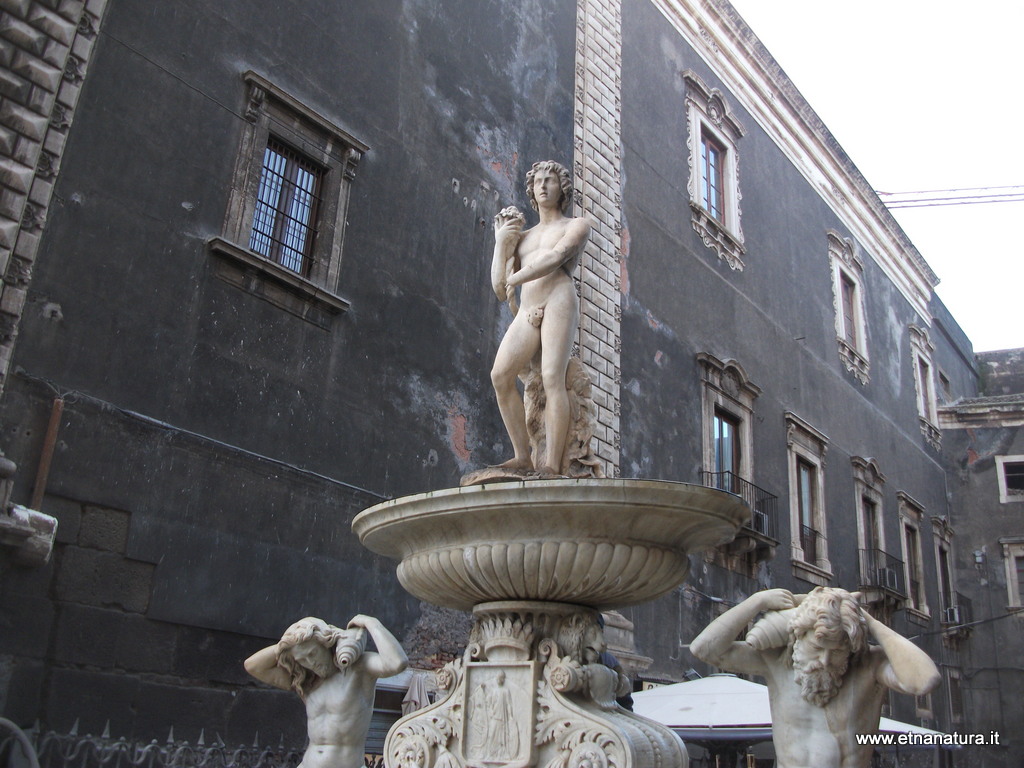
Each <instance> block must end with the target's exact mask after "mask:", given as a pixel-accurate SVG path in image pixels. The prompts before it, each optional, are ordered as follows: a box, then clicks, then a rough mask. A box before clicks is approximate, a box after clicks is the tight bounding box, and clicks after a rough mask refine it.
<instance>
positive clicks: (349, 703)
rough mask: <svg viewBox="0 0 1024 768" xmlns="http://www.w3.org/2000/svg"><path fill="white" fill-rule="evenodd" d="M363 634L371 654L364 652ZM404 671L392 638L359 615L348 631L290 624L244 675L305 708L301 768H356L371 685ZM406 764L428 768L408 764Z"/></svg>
mask: <svg viewBox="0 0 1024 768" xmlns="http://www.w3.org/2000/svg"><path fill="white" fill-rule="evenodd" d="M367 635H369V636H370V638H371V639H372V640H373V642H374V644H375V645H376V646H377V652H376V653H374V652H372V651H364V649H365V648H366V639H367ZM406 664H407V660H406V656H405V651H403V650H402V647H401V646H400V645H399V644H398V641H397V640H395V638H394V636H393V635H392V634H391V633H390V632H388V631H387V630H386V629H385V628H384V626H383V625H382V624H381V623H380V622H379V621H378V620H377V619H375V618H373V617H371V616H362V615H359V616H355V617H354V618H353V619H352V620H351V621H350V622H349V623H348V628H347V629H339V628H338V627H335V626H332V625H330V624H327V623H326V622H324V621H323V620H321V619H317V618H314V617H308V618H305V619H302V620H301V621H297V622H295V623H294V624H292V625H291V626H290V627H289V628H288V629H287V630H286V631H285V633H284V635H282V637H281V640H280V641H279V642H277V643H275V644H274V645H271V646H268V647H266V648H264V649H263V650H261V651H257V652H256V653H254V654H253V655H252V656H250V657H249V658H248V659H246V661H245V669H246V671H247V672H248V673H249V674H250V675H252V676H253V677H255V678H256V679H257V680H261V681H263V682H264V683H268V684H270V685H272V686H274V687H276V688H281V689H284V690H293V691H295V692H296V693H297V694H298V695H299V697H300V698H301V699H302V701H303V702H304V703H305V705H306V716H307V728H308V732H309V746H308V747H307V749H306V754H305V755H304V756H303V758H302V763H301V765H302V768H362V766H363V752H364V744H365V742H366V734H367V732H368V731H369V728H370V717H371V715H372V714H373V698H374V690H375V688H376V683H377V679H378V678H380V677H391V676H392V675H397V674H398V673H399V672H401V671H402V670H403V669H405V667H406ZM405 764H407V765H408V766H410V768H411V766H412V765H419V766H422V768H426V766H427V763H423V762H420V763H415V762H414V761H413V758H408V759H407V761H406V763H405Z"/></svg>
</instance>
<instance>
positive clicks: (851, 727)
mask: <svg viewBox="0 0 1024 768" xmlns="http://www.w3.org/2000/svg"><path fill="white" fill-rule="evenodd" d="M857 598H858V595H857V594H856V593H850V592H847V591H846V590H843V589H837V588H832V587H817V588H815V589H814V590H813V591H812V592H810V593H809V594H807V595H793V594H792V593H791V592H788V591H787V590H784V589H769V590H765V591H763V592H755V593H754V594H753V595H751V596H750V597H748V598H747V599H746V600H744V601H743V602H742V603H740V604H739V605H737V606H736V607H734V608H732V609H730V610H729V611H727V612H726V613H724V614H722V615H721V616H719V617H718V618H717V619H715V620H714V621H713V622H711V624H709V625H708V626H707V628H706V629H705V630H704V631H703V632H701V633H700V634H699V635H698V636H697V637H696V639H695V640H694V641H693V642H692V643H691V644H690V651H691V652H692V653H693V655H694V656H696V657H697V658H698V659H700V660H701V661H705V662H707V663H708V664H714V665H715V666H717V667H719V668H721V669H724V670H728V671H731V672H741V673H744V674H751V675H762V676H763V677H764V678H765V679H766V680H767V682H768V697H769V700H770V702H771V711H772V740H773V741H774V742H775V755H776V765H777V766H778V767H779V768H867V766H868V765H869V763H870V762H871V752H872V750H873V747H872V746H871V745H870V744H865V745H860V744H858V743H857V735H858V734H870V733H875V732H876V731H877V730H878V721H879V717H880V716H881V712H882V701H883V699H884V698H885V695H886V690H887V689H890V688H891V689H892V690H895V691H899V692H901V693H909V694H913V695H915V696H923V695H925V694H926V693H928V692H929V691H931V690H932V689H933V688H934V687H935V686H936V685H938V682H939V671H938V669H937V668H936V666H935V663H934V662H933V661H932V660H931V659H930V658H929V657H928V655H927V654H926V653H925V652H924V651H922V650H921V649H920V648H918V647H917V646H916V645H914V644H913V643H911V642H910V641H909V640H907V639H906V638H904V637H902V636H900V635H898V634H896V633H895V632H894V631H893V630H891V629H889V627H887V626H885V625H884V624H882V623H881V622H879V621H878V620H877V619H875V618H873V617H872V616H871V615H870V614H869V613H867V612H866V611H864V610H863V609H862V608H861V607H860V605H859V603H858V599H857ZM761 612H764V614H765V615H764V617H763V618H762V619H761V620H760V621H758V622H757V623H756V624H755V625H754V626H753V627H752V628H751V630H750V632H749V633H747V635H746V637H745V639H743V640H737V639H736V638H737V636H738V635H739V634H740V633H741V632H743V630H745V629H746V627H747V625H748V624H749V623H750V622H751V621H753V620H754V618H755V617H756V616H757V615H758V614H759V613H761ZM869 639H870V640H874V641H875V642H876V643H877V645H871V644H869V643H868V640H869Z"/></svg>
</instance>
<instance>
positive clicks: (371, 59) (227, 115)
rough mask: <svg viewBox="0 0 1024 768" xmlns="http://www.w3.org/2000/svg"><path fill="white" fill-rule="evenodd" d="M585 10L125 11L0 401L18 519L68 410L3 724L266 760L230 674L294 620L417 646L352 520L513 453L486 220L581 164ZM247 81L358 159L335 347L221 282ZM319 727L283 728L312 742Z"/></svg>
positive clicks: (498, 5) (67, 167)
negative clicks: (579, 44)
mask: <svg viewBox="0 0 1024 768" xmlns="http://www.w3.org/2000/svg"><path fill="white" fill-rule="evenodd" d="M575 14H576V6H575V3H573V2H532V3H525V4H524V3H513V2H503V1H502V0H487V1H485V2H480V1H479V0H466V1H465V2H462V1H461V0H460V1H456V2H452V1H451V0H446V1H445V2H441V1H440V0H406V1H405V2H400V1H398V0H383V2H374V3H369V4H368V3H361V2H358V3H357V2H335V1H334V0H331V1H329V2H328V1H327V0H324V1H323V2H314V3H303V4H301V5H299V6H296V5H295V4H281V3H277V2H251V3H228V4H209V3H204V2H191V1H189V2H182V3H156V4H145V3H142V4H140V3H132V2H122V1H120V0H112V2H110V3H109V7H108V10H107V15H106V17H105V19H104V22H103V27H102V34H101V37H100V40H99V42H98V43H97V48H96V51H95V58H94V60H93V66H92V69H91V71H90V75H89V79H88V81H87V82H86V84H85V87H84V92H83V97H82V100H81V104H80V111H79V113H78V116H77V122H76V124H75V127H74V131H73V132H72V133H71V136H70V138H69V141H68V145H67V150H66V154H65V157H64V165H63V167H62V169H61V175H60V177H59V183H58V184H57V188H56V190H55V197H54V203H53V206H52V208H51V212H50V215H49V220H48V222H47V228H46V231H45V234H44V236H43V240H42V243H41V248H40V254H39V258H38V263H37V267H36V272H35V275H34V277H33V282H32V291H31V295H30V299H29V305H28V308H27V309H26V311H25V317H24V323H23V327H22V331H21V337H20V341H19V346H18V348H17V352H16V359H15V368H16V369H17V371H18V373H17V374H16V375H13V376H12V377H11V379H10V381H9V384H8V387H7V391H6V394H5V399H4V402H3V405H2V419H3V423H4V426H5V431H4V440H3V445H2V448H3V450H4V451H5V453H6V454H7V456H8V457H10V458H12V459H13V460H14V461H16V462H17V463H18V464H19V466H20V467H21V468H22V469H21V472H20V473H19V476H18V485H17V487H16V490H15V501H18V502H22V503H27V501H28V499H29V495H30V494H31V492H32V482H31V478H32V475H33V474H34V470H35V468H36V466H37V464H38V462H39V460H40V456H41V454H42V452H43V450H44V448H43V433H44V432H45V427H46V423H47V419H48V417H49V413H50V408H51V403H52V401H53V399H54V397H55V396H56V395H60V396H61V397H62V399H63V401H64V404H65V405H64V413H63V417H62V419H61V421H60V431H59V433H58V437H57V442H56V445H55V448H54V454H53V455H54V458H53V464H52V470H51V473H50V476H49V479H48V482H47V487H46V496H45V498H44V501H43V504H42V508H43V510H45V511H46V512H48V513H49V514H52V515H54V516H56V517H58V518H59V520H60V529H59V530H60V535H59V542H58V545H57V548H56V552H55V554H54V557H53V560H52V561H51V563H50V564H49V565H48V566H47V567H46V568H45V569H43V570H42V571H35V572H31V573H18V574H16V575H14V576H10V577H7V576H6V575H5V579H4V583H3V587H2V600H3V602H4V606H5V609H6V610H7V612H8V615H9V616H10V617H11V618H10V621H11V623H12V625H14V626H18V627H19V632H18V633H14V634H13V636H12V633H4V638H3V640H0V645H2V647H0V656H2V658H0V667H2V671H3V672H4V673H5V674H4V675H3V678H2V679H4V680H6V681H7V682H8V684H7V685H6V686H5V698H3V699H2V700H0V701H2V709H3V711H4V713H5V714H8V715H11V716H16V717H17V719H18V720H19V721H24V722H27V723H30V722H32V721H34V720H36V719H39V720H41V721H42V722H43V723H45V724H46V725H47V726H48V727H53V728H58V729H67V728H70V727H71V725H72V723H73V721H74V719H75V718H82V719H83V721H82V723H81V726H80V727H81V729H82V732H86V731H92V732H99V731H100V730H102V728H103V726H104V723H105V721H106V720H110V727H111V732H112V733H114V734H115V735H117V736H122V735H123V736H134V737H137V738H143V739H148V738H156V737H161V738H162V737H164V736H166V730H164V729H166V727H167V726H168V725H175V726H178V727H179V728H181V727H185V728H190V729H191V728H194V729H195V733H194V734H193V736H194V735H197V734H198V729H199V728H206V729H207V733H210V732H211V729H212V730H216V731H218V732H220V733H222V735H224V737H225V738H228V739H229V740H230V739H236V738H238V739H242V740H246V741H248V740H251V738H252V734H253V733H254V731H257V730H261V727H262V729H263V730H264V731H265V733H271V732H274V733H276V730H277V728H278V727H279V726H278V724H277V717H276V715H275V710H276V707H277V705H271V704H270V703H267V702H272V701H276V699H274V698H273V695H272V694H271V693H270V692H266V691H262V690H256V689H254V688H253V687H252V686H251V685H249V683H251V681H248V680H247V678H246V675H245V673H244V671H243V670H242V668H241V662H242V660H243V659H244V658H245V657H246V656H247V655H248V654H249V653H251V652H253V651H254V650H256V649H257V648H259V647H261V646H262V645H264V644H266V642H267V639H268V638H269V639H272V638H275V637H277V636H279V634H280V632H281V631H282V630H283V629H284V628H285V627H286V626H287V625H288V624H289V623H291V622H292V621H294V620H295V619H297V618H300V617H302V616H304V615H310V614H312V615H320V616H322V617H324V618H325V619H327V620H329V621H333V622H335V623H342V624H343V623H344V622H346V621H347V620H348V619H349V618H350V617H351V616H352V615H353V614H355V613H357V612H362V613H368V614H373V615H376V616H378V617H380V618H381V619H382V620H383V621H384V623H385V624H386V625H387V626H388V627H389V628H391V629H392V631H394V633H395V634H396V635H397V636H398V637H399V638H402V637H403V636H405V635H407V634H409V633H411V632H412V630H413V627H414V626H415V624H416V622H417V620H418V617H420V608H419V606H418V605H417V603H416V602H415V601H414V600H412V599H411V598H410V597H409V596H408V595H407V594H405V592H404V591H403V590H402V589H401V588H400V587H399V585H398V583H397V580H396V578H395V575H394V563H392V562H390V561H386V560H384V559H383V558H379V557H377V556H374V555H372V554H371V553H369V552H368V551H366V550H365V549H363V548H362V547H360V546H359V544H358V542H357V541H356V540H355V537H354V536H352V534H351V532H350V528H349V526H350V523H351V520H352V518H353V517H354V515H355V514H357V513H358V512H359V511H360V510H361V509H363V508H365V507H368V506H370V505H372V504H374V503H377V502H379V501H381V500H383V499H385V498H388V497H391V496H397V495H402V494H405V493H413V492H422V491H427V490H432V489H436V488H442V487H449V486H451V485H454V484H456V483H457V481H458V477H459V475H460V474H462V473H463V472H464V471H466V470H468V469H469V468H475V467H479V466H481V465H483V464H486V463H492V462H494V461H495V460H498V459H500V458H503V456H502V454H503V452H504V450H505V449H504V448H503V447H502V445H501V443H500V441H499V439H498V436H499V435H503V434H504V433H503V430H502V428H501V424H500V420H499V418H498V414H497V409H496V407H494V406H493V403H492V397H491V395H490V383H489V379H488V368H489V364H490V360H491V359H492V358H493V355H494V351H495V349H496V347H497V343H498V341H499V340H500V337H501V333H502V331H503V328H504V324H505V323H507V322H508V317H506V316H505V315H503V314H502V312H501V311H499V306H498V303H497V301H496V299H495V298H494V296H493V295H492V292H491V289H490V285H489V267H490V252H491V248H492V243H493V235H492V228H491V219H492V217H493V215H494V214H495V213H496V212H497V211H498V210H499V209H500V208H501V207H503V206H505V205H509V204H513V203H514V204H516V205H518V206H519V207H520V208H521V209H523V210H529V204H528V202H527V200H526V196H525V189H524V186H523V179H524V176H525V173H526V171H527V170H528V168H529V166H530V164H531V163H532V162H533V161H535V160H538V159H548V158H551V159H555V160H559V161H561V162H563V163H565V164H567V165H571V162H572V151H573V146H572V135H573V130H572V110H573V87H574V86H573V83H574V75H575V62H574V56H575ZM247 71H252V72H255V73H256V74H257V75H259V76H261V77H263V78H265V79H266V80H268V81H270V82H271V83H273V84H274V85H275V86H277V87H278V88H280V89H281V90H283V91H284V92H286V93H288V94H289V95H290V96H292V97H294V98H295V99H296V100H297V101H299V102H301V103H302V104H303V105H304V106H305V107H307V108H308V109H311V110H313V111H315V112H317V113H319V114H320V115H322V116H323V117H324V118H326V119H327V120H328V121H330V122H332V123H334V124H336V125H337V126H339V127H340V128H341V129H342V130H344V131H346V132H347V133H349V134H351V135H352V136H354V137H355V138H356V139H358V140H359V141H362V142H364V143H365V144H367V145H369V147H370V149H369V150H368V151H367V152H366V153H365V155H364V156H363V157H362V159H361V162H359V164H358V167H357V168H356V174H355V178H354V180H353V182H352V184H351V198H350V201H349V207H348V221H347V227H346V228H345V233H344V248H343V255H342V260H341V271H340V279H339V281H338V285H337V288H336V291H337V294H338V295H340V296H341V297H343V298H344V299H345V300H347V301H348V302H349V303H350V309H349V310H348V311H347V312H344V313H341V314H339V315H337V316H335V317H333V319H332V320H330V322H328V323H327V324H326V326H327V327H322V325H318V324H316V323H311V322H307V321H305V320H303V319H302V318H300V317H298V316H296V315H295V314H291V313H289V312H286V311H283V310H282V309H281V308H280V307H279V306H276V305H274V304H272V303H270V302H268V301H265V300H263V299H262V298H260V297H258V296H255V295H252V294H251V293H247V292H244V291H242V290H240V289H238V288H237V287H236V286H234V285H232V284H229V283H228V282H225V281H223V280H221V279H219V278H218V277H217V274H216V271H217V265H216V258H217V257H216V256H214V255H213V254H212V253H211V251H210V249H209V247H208V241H209V240H210V239H211V238H215V237H219V236H221V235H222V234H223V233H224V231H225V227H224V220H225V215H226V211H227V209H228V202H229V196H230V193H231V185H232V182H233V174H234V171H233V169H234V167H235V163H236V158H237V156H238V153H239V146H240V142H241V141H242V137H243V135H244V134H245V130H246V128H247V125H248V124H247V121H246V114H245V113H246V108H247V87H246V83H245V81H244V80H243V74H244V73H245V72H247ZM243 245H244V243H243ZM111 528H113V529H114V530H115V531H116V535H111V534H109V531H110V529H111ZM434 620H437V619H434ZM23 627H24V628H27V629H29V630H31V633H30V634H31V637H32V642H27V641H25V640H24V636H23V634H22V632H21V628H23ZM419 629H420V633H422V627H421V628H419ZM240 687H241V688H240ZM268 697H269V698H268ZM86 720H88V722H85V721H86ZM261 724H262V726H261ZM300 726H301V722H300V718H296V719H295V721H294V722H290V724H289V725H288V726H287V727H285V726H280V727H281V729H282V730H285V731H287V732H288V734H289V737H290V740H292V741H295V742H298V743H301V739H302V729H301V727H300ZM161 731H162V732H161ZM291 737H294V738H293V739H292V738H291Z"/></svg>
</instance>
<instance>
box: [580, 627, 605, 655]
mask: <svg viewBox="0 0 1024 768" xmlns="http://www.w3.org/2000/svg"><path fill="white" fill-rule="evenodd" d="M606 648H607V646H606V645H605V642H604V632H603V631H602V629H601V628H600V627H599V626H597V625H596V624H595V625H594V626H592V627H590V628H589V629H588V630H587V633H586V635H584V641H583V661H584V662H585V663H587V664H596V663H597V662H598V661H600V659H601V653H602V652H603V651H604V650H605V649H606Z"/></svg>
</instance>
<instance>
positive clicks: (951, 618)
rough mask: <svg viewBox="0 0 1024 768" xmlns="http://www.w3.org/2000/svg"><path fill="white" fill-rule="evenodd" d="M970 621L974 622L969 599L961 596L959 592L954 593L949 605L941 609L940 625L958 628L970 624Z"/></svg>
mask: <svg viewBox="0 0 1024 768" xmlns="http://www.w3.org/2000/svg"><path fill="white" fill-rule="evenodd" d="M972 621H974V608H973V606H972V604H971V600H970V598H968V597H965V596H963V595H961V594H960V593H959V592H954V593H953V599H952V600H951V605H947V606H946V607H944V608H943V609H942V623H943V624H944V625H956V626H960V625H963V624H970V623H971V622H972Z"/></svg>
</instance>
